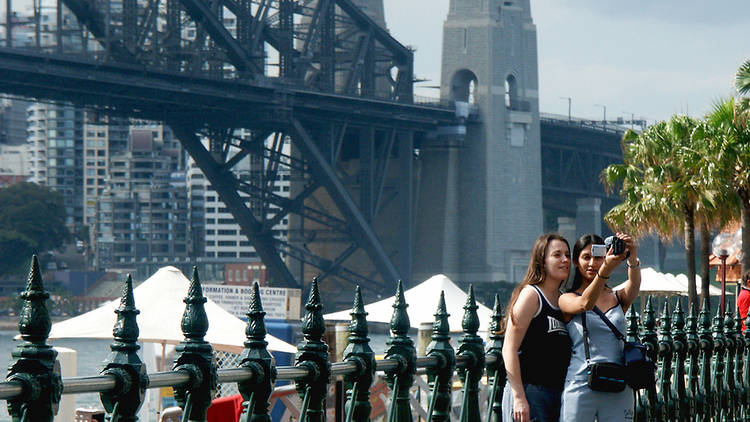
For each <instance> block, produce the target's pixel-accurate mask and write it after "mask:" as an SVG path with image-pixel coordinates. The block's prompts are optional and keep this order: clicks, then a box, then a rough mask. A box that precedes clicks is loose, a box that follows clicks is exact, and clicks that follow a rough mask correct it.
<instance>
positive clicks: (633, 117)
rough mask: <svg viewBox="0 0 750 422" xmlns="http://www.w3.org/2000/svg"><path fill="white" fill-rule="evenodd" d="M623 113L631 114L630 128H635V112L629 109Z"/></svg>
mask: <svg viewBox="0 0 750 422" xmlns="http://www.w3.org/2000/svg"><path fill="white" fill-rule="evenodd" d="M623 113H625V115H626V116H627V115H628V114H630V129H633V125H634V124H635V123H634V122H635V113H631V112H629V111H623Z"/></svg>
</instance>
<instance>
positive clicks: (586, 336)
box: [581, 311, 591, 365]
mask: <svg viewBox="0 0 750 422" xmlns="http://www.w3.org/2000/svg"><path fill="white" fill-rule="evenodd" d="M581 324H582V325H583V350H584V351H585V352H586V365H589V361H590V360H591V354H590V353H589V329H588V328H586V311H584V312H583V313H581Z"/></svg>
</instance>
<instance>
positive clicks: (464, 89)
mask: <svg viewBox="0 0 750 422" xmlns="http://www.w3.org/2000/svg"><path fill="white" fill-rule="evenodd" d="M478 86H479V81H478V80H477V76H476V75H475V74H474V72H472V71H470V70H468V69H461V70H459V71H458V72H456V73H455V74H454V75H453V79H452V81H451V99H452V100H453V101H463V102H465V103H469V104H476V101H477V87H478Z"/></svg>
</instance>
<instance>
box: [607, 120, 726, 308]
mask: <svg viewBox="0 0 750 422" xmlns="http://www.w3.org/2000/svg"><path fill="white" fill-rule="evenodd" d="M698 125H699V122H698V121H697V120H695V119H693V118H690V117H688V116H681V115H677V116H673V117H672V118H671V119H670V120H668V121H663V122H658V123H656V124H655V125H653V126H651V127H649V128H648V129H646V130H645V131H644V132H643V133H640V134H638V133H635V132H633V131H628V132H627V133H626V134H625V137H624V138H623V164H614V165H611V166H609V167H607V168H606V169H604V171H603V172H602V180H603V182H604V184H605V185H606V186H607V187H608V189H614V188H615V187H616V186H620V196H621V198H622V201H623V202H622V203H621V204H619V205H617V206H615V207H614V208H613V209H612V210H610V211H609V212H608V213H607V215H606V216H605V220H606V221H607V223H608V224H609V225H610V226H611V227H612V228H613V229H615V230H621V229H624V230H627V231H630V232H632V233H633V234H635V235H636V236H641V235H644V234H647V233H650V232H655V233H657V234H659V236H660V237H662V238H665V239H671V238H673V237H674V236H675V235H676V234H678V233H681V234H683V235H684V240H685V256H686V258H687V276H688V280H689V281H690V283H688V296H689V298H690V301H691V302H692V303H693V304H694V305H695V306H697V305H698V301H697V294H696V289H695V275H696V262H695V227H696V225H697V224H700V223H702V222H704V221H708V219H709V217H708V216H709V215H711V213H712V212H713V211H712V210H713V208H714V207H715V205H714V201H715V196H716V192H715V190H714V189H713V183H714V181H713V180H710V178H709V177H708V176H709V174H710V173H706V172H704V168H705V166H706V165H707V160H706V157H707V153H706V142H704V141H703V140H702V139H694V137H693V133H694V131H695V129H696V127H698Z"/></svg>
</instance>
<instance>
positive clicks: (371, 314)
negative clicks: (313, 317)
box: [323, 274, 492, 332]
mask: <svg viewBox="0 0 750 422" xmlns="http://www.w3.org/2000/svg"><path fill="white" fill-rule="evenodd" d="M441 291H443V292H445V306H446V308H447V310H448V313H449V314H450V317H449V318H448V324H449V325H450V329H451V332H461V331H462V330H461V320H462V319H463V316H464V309H463V307H464V305H465V304H466V298H467V297H468V294H467V293H465V292H464V291H463V290H461V289H460V288H459V287H458V286H456V284H455V283H453V281H451V280H450V279H449V278H448V277H446V276H444V275H443V274H438V275H435V276H432V277H430V278H429V279H427V280H425V281H424V282H422V283H421V284H419V285H417V286H414V287H412V288H411V289H409V290H406V291H404V298H405V299H406V303H407V304H409V307H408V308H406V312H407V313H408V314H409V322H410V323H411V326H412V327H413V328H419V326H420V324H422V323H425V322H429V323H432V322H434V321H435V311H437V306H438V301H439V300H440V292H441ZM395 301H396V297H395V296H391V297H389V298H387V299H383V300H381V301H379V302H375V303H371V304H369V305H366V306H365V311H366V312H367V313H368V315H367V321H370V322H384V323H389V322H390V321H391V317H392V316H393V303H394V302H395ZM477 306H479V309H477V314H478V315H479V331H483V332H486V331H487V330H488V328H489V324H490V317H491V316H492V310H491V309H490V308H488V307H486V306H484V305H482V304H481V303H478V302H477ZM350 312H351V309H348V310H346V311H339V312H334V313H330V314H326V315H324V316H323V318H324V319H327V320H334V321H350V320H351V315H350V314H349V313H350Z"/></svg>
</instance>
